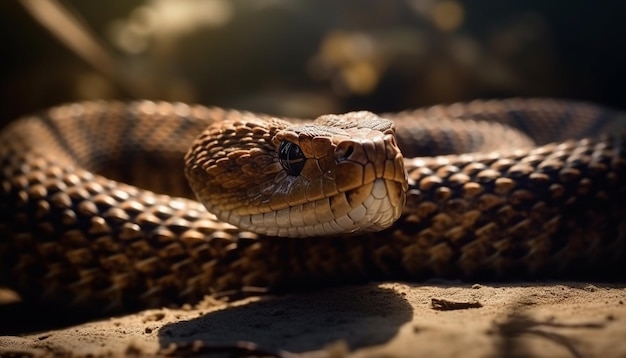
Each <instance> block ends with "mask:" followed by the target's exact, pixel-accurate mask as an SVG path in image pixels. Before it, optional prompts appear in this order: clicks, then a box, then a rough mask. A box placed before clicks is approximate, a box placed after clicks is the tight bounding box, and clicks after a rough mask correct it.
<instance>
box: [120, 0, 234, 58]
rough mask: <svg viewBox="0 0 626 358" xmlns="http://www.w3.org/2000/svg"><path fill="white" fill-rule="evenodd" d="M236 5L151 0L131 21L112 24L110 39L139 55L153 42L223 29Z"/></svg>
mask: <svg viewBox="0 0 626 358" xmlns="http://www.w3.org/2000/svg"><path fill="white" fill-rule="evenodd" d="M233 12H234V9H233V5H232V4H231V3H230V2H228V1H225V0H204V1H197V0H176V1H169V0H149V1H147V3H146V4H145V5H142V6H139V7H137V8H136V9H135V10H133V11H132V12H131V13H130V15H129V17H128V18H127V19H120V20H117V21H114V22H112V23H111V25H110V28H109V37H110V39H111V41H112V42H113V43H114V44H115V45H116V46H117V47H118V48H119V49H121V50H122V51H124V52H126V53H130V54H137V53H141V52H144V51H146V50H147V49H148V46H149V44H150V40H151V39H153V38H154V39H156V40H163V39H172V38H174V39H175V38H179V37H182V36H184V35H187V34H189V33H191V32H193V31H196V30H199V29H201V28H203V27H220V26H223V25H225V24H227V23H228V22H229V21H230V20H231V19H232V17H233Z"/></svg>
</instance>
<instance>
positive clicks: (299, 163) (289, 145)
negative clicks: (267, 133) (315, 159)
mask: <svg viewBox="0 0 626 358" xmlns="http://www.w3.org/2000/svg"><path fill="white" fill-rule="evenodd" d="M278 160H279V161H280V165H282V167H283V168H284V169H285V170H286V171H287V173H289V174H290V175H299V174H300V172H301V171H302V168H303V167H304V162H305V161H306V157H305V156H304V153H302V149H300V147H298V145H297V144H295V143H293V142H289V141H283V142H281V143H280V147H279V148H278Z"/></svg>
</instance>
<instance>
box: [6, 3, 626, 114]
mask: <svg viewBox="0 0 626 358" xmlns="http://www.w3.org/2000/svg"><path fill="white" fill-rule="evenodd" d="M625 14H626V2H624V1H618V0H613V1H611V0H599V1H591V0H569V1H549V0H506V1H502V0H315V1H306V0H118V1H114V0H111V1H106V2H105V1H101V2H95V1H78V0H63V1H60V0H22V1H19V0H14V1H2V2H0V29H1V31H0V41H1V42H0V43H1V44H2V47H3V48H2V52H1V53H0V76H1V77H0V125H1V124H4V123H6V122H7V121H9V120H11V119H13V118H15V117H17V116H18V115H21V114H25V113H28V112H33V111H36V110H39V109H42V108H45V107H47V106H51V105H55V104H59V103H62V102H68V101H78V100H85V99H94V98H115V99H133V98H150V99H164V100H174V101H184V102H198V103H202V104H207V105H217V106H225V107H235V108H240V109H249V110H254V111H262V112H269V113H272V114H276V115H292V116H317V115H318V114H321V113H327V112H344V111H349V110H355V109H368V110H371V111H375V112H381V111H398V110H402V109H407V108H415V107H419V106H424V105H429V104H436V103H441V102H453V101H459V100H470V99H475V98H499V97H510V96H550V97H561V98H571V99H580V100H587V101H594V102H599V103H601V104H605V105H608V106H612V107H616V108H626V46H625V45H626V39H625V37H626V20H625V18H624V15H625Z"/></svg>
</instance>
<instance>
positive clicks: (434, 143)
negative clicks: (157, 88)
mask: <svg viewBox="0 0 626 358" xmlns="http://www.w3.org/2000/svg"><path fill="white" fill-rule="evenodd" d="M383 117H386V118H390V119H392V120H393V121H394V122H395V124H396V126H397V130H396V133H397V138H396V140H397V143H398V146H399V147H400V149H401V150H402V152H403V154H404V167H405V169H406V171H407V173H408V190H407V191H406V205H405V207H404V210H403V212H402V215H401V217H400V218H399V220H397V221H396V222H395V223H394V224H393V225H392V226H391V227H390V228H387V229H385V230H383V231H380V232H376V233H366V234H359V235H342V234H338V235H332V236H327V237H311V238H296V239H294V238H278V237H269V236H263V235H258V234H254V233H251V232H247V231H243V230H240V229H237V228H235V227H234V226H231V225H229V224H227V223H224V222H221V221H220V220H217V219H216V218H215V217H214V216H213V215H212V214H209V213H208V212H207V211H206V209H205V208H204V206H203V205H202V204H200V203H198V202H197V201H195V200H192V199H186V198H194V197H195V196H194V194H193V193H192V192H191V191H190V190H189V189H188V185H187V182H186V180H185V177H184V175H183V173H184V161H183V156H184V155H185V153H186V151H187V150H188V148H189V147H190V146H191V143H193V142H194V139H195V138H196V137H197V136H198V134H200V133H201V132H202V131H203V130H204V129H205V128H206V127H207V126H208V125H211V124H215V123H216V122H219V121H222V120H225V119H238V120H241V121H247V120H252V119H253V118H256V115H254V114H251V113H247V112H237V111H226V110H222V109H217V108H205V107H201V106H187V105H184V104H172V103H155V102H148V101H144V102H135V103H131V104H122V103H116V102H87V103H80V104H70V105H66V106H61V107H57V108H53V109H51V110H49V111H47V112H44V113H42V114H41V115H37V116H30V117H24V118H22V119H20V120H18V121H15V122H14V123H12V124H11V125H9V126H8V127H6V128H5V129H4V130H3V131H2V133H1V134H0V283H2V284H5V285H7V286H9V287H11V288H14V289H15V290H16V291H18V292H19V293H20V294H21V295H22V296H23V298H24V299H25V300H32V301H36V302H45V303H52V304H57V305H63V306H71V307H75V308H81V309H87V310H97V311H107V312H114V311H120V310H129V309H137V308H141V307H154V306H162V305H167V304H171V303H181V302H191V301H194V300H198V299H200V298H201V297H202V296H203V295H205V294H207V293H219V294H224V293H225V294H229V293H233V292H240V291H246V290H249V289H253V288H266V287H270V288H276V289H278V288H292V287H294V286H300V287H309V286H310V285H312V284H319V283H323V284H334V283H341V282H357V281H364V280H382V279H390V278H393V279H407V280H420V279H426V278H429V277H444V278H467V279H515V278H533V277H541V278H544V277H559V276H564V275H567V276H568V277H586V276H600V277H603V278H617V279H623V278H624V276H625V274H624V272H625V271H624V268H625V266H626V265H625V264H624V262H626V220H625V218H626V201H625V199H626V153H625V152H624V149H625V148H626V146H625V137H624V136H623V127H624V126H625V124H624V121H625V120H626V117H625V116H624V115H623V114H620V113H618V112H613V111H610V110H607V109H603V108H599V107H595V106H592V105H587V104H582V103H571V102H560V101H552V100H538V99H535V100H522V99H512V100H506V101H485V102H480V101H476V102H472V103H467V104H455V105H451V106H437V107H432V108H428V109H424V110H417V111H412V112H403V113H397V114H392V115H384V116H383ZM260 118H267V117H264V116H260ZM455 153H456V154H455ZM460 153H471V154H460ZM439 155H443V156H439ZM274 157H275V155H274ZM124 183H129V184H124ZM130 183H132V186H131V185H130ZM140 188H141V189H140ZM149 190H150V191H149ZM156 193H167V194H168V195H171V196H167V195H163V194H156Z"/></svg>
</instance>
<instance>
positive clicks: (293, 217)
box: [231, 178, 406, 237]
mask: <svg viewBox="0 0 626 358" xmlns="http://www.w3.org/2000/svg"><path fill="white" fill-rule="evenodd" d="M405 200H406V194H405V191H404V188H403V186H402V183H399V182H397V181H393V180H387V179H383V178H379V179H376V180H374V181H372V182H371V183H368V184H365V185H363V186H361V187H359V188H356V189H353V190H348V191H346V192H343V193H338V194H336V195H334V196H331V197H329V198H324V199H320V200H316V201H312V202H309V203H306V204H303V205H296V206H291V207H288V208H284V209H281V210H276V211H271V212H267V213H263V214H254V215H244V216H241V217H240V218H239V220H238V221H239V223H238V226H239V227H241V228H242V229H245V230H250V231H254V232H257V233H261V234H265V235H269V236H283V237H310V236H331V235H337V234H342V235H345V234H346V233H351V234H358V233H364V232H372V231H380V230H382V229H385V228H387V227H389V226H391V225H392V224H393V222H395V221H396V220H397V219H398V218H399V217H400V215H401V213H402V209H403V207H404V203H405ZM231 219H232V217H231Z"/></svg>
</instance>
